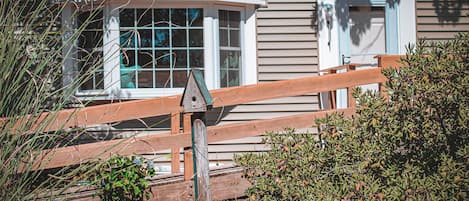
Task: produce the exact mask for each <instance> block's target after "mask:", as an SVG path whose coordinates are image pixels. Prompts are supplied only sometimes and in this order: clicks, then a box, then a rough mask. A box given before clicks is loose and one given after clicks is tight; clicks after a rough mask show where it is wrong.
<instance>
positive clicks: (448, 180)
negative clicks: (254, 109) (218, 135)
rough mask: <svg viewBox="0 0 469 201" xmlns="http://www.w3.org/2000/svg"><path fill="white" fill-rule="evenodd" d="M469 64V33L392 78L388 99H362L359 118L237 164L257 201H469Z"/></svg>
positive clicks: (277, 142)
mask: <svg viewBox="0 0 469 201" xmlns="http://www.w3.org/2000/svg"><path fill="white" fill-rule="evenodd" d="M468 55H469V33H464V34H461V35H459V36H458V37H457V38H456V40H454V41H450V42H447V43H440V44H432V45H430V47H429V46H426V45H425V44H424V43H419V44H418V45H417V46H416V48H415V49H413V50H410V51H408V53H407V55H406V56H405V58H404V59H403V60H402V63H403V65H404V66H405V67H402V68H399V69H397V68H396V69H384V70H383V74H384V75H385V76H386V77H387V78H388V81H387V83H386V88H387V92H388V99H385V98H384V97H382V96H379V95H377V94H374V93H373V92H365V93H361V92H360V90H359V89H357V90H355V92H354V96H355V98H356V99H357V101H358V103H359V104H358V106H357V113H356V114H355V115H354V116H353V117H351V118H349V117H344V116H343V115H341V114H333V115H330V116H328V117H327V118H324V119H320V120H318V121H316V125H317V126H318V127H319V128H320V129H321V131H320V133H318V135H312V134H295V133H294V132H293V131H292V130H288V132H287V134H285V135H278V134H270V135H269V138H267V139H266V143H267V144H268V145H270V146H271V148H272V150H271V151H270V152H268V153H266V154H262V155H255V154H247V155H243V156H241V157H239V158H237V162H238V164H240V165H241V166H244V167H245V172H244V176H245V177H246V178H247V179H248V180H249V181H250V182H251V183H252V184H253V185H252V187H250V188H249V189H248V190H247V192H246V193H247V195H248V196H249V197H250V200H467V199H468V198H469V194H468V192H467V189H469V126H468V125H469V64H468V61H469V59H468V58H469V57H468ZM318 139H320V140H318Z"/></svg>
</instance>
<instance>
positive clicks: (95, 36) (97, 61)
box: [78, 11, 104, 90]
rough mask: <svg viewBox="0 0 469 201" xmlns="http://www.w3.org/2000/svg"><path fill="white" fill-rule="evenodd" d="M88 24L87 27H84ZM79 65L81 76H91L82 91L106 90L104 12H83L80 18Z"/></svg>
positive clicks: (86, 79)
mask: <svg viewBox="0 0 469 201" xmlns="http://www.w3.org/2000/svg"><path fill="white" fill-rule="evenodd" d="M85 24H86V27H82V26H84V25H85ZM78 26H79V28H84V29H83V31H82V32H81V34H80V36H79V38H78V65H79V68H80V74H81V75H89V76H88V77H86V78H85V82H84V83H82V84H81V86H80V89H82V90H96V89H104V72H103V71H104V70H103V65H102V64H103V48H102V46H103V12H102V11H99V12H92V11H87V12H82V13H80V14H79V16H78Z"/></svg>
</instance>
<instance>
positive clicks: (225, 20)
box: [218, 10, 228, 27]
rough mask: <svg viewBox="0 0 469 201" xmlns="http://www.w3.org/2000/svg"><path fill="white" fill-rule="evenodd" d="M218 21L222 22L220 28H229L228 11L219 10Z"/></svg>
mask: <svg viewBox="0 0 469 201" xmlns="http://www.w3.org/2000/svg"><path fill="white" fill-rule="evenodd" d="M218 20H219V22H220V27H227V26H228V11H226V10H219V11H218Z"/></svg>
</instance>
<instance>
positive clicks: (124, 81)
mask: <svg viewBox="0 0 469 201" xmlns="http://www.w3.org/2000/svg"><path fill="white" fill-rule="evenodd" d="M192 4H194V5H191V4H187V5H184V4H174V5H172V4H158V6H155V5H153V6H149V7H148V6H142V5H140V4H128V5H125V6H119V5H113V4H109V5H106V6H105V8H104V9H103V12H100V13H98V14H96V15H94V16H90V15H89V12H81V14H80V15H77V18H78V19H76V21H77V22H78V25H80V22H81V20H83V19H85V18H89V17H94V19H93V20H92V23H91V24H90V25H88V26H87V27H86V28H85V29H84V31H83V32H82V34H81V36H80V37H79V40H78V43H77V44H78V45H77V49H78V51H76V52H77V57H78V58H79V59H78V61H82V60H85V61H92V62H77V63H78V64H77V65H78V67H77V70H78V71H79V72H85V71H87V70H88V69H89V68H90V67H89V65H88V64H89V63H92V64H93V63H97V62H94V61H95V60H96V61H102V66H101V67H98V68H97V69H96V70H94V71H93V75H92V76H90V77H89V78H90V79H88V80H87V81H86V83H85V84H83V86H82V87H81V88H80V91H79V92H78V93H77V95H78V96H90V95H94V96H95V98H97V99H110V98H119V99H138V98H148V97H157V96H162V95H173V94H179V93H182V91H183V88H184V86H185V84H186V80H187V76H188V75H189V72H190V70H192V69H198V70H201V71H202V72H203V73H204V77H205V80H206V84H207V87H208V88H209V89H215V88H220V87H233V86H240V85H245V84H254V83H256V81H257V79H256V76H257V69H256V59H255V55H254V56H253V55H252V53H253V51H252V50H254V52H255V49H256V43H255V17H254V10H255V7H254V6H253V5H251V4H249V5H245V4H240V5H239V6H236V5H218V6H217V5H214V4H204V3H192ZM66 63H67V62H66ZM64 69H65V70H66V71H67V70H73V69H72V68H71V67H67V66H64Z"/></svg>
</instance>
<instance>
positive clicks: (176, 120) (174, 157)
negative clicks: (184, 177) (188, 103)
mask: <svg viewBox="0 0 469 201" xmlns="http://www.w3.org/2000/svg"><path fill="white" fill-rule="evenodd" d="M180 129H181V114H180V113H179V112H175V113H171V135H177V134H179V131H180ZM179 154H180V148H179V147H177V148H171V173H179V172H180V171H181V170H180V158H179Z"/></svg>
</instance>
